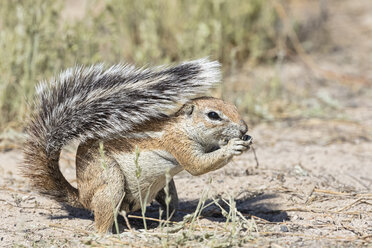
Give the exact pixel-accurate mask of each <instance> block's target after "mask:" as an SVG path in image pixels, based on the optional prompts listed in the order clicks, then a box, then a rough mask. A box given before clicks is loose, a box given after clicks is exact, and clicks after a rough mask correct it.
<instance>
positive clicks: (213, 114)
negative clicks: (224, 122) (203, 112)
mask: <svg viewBox="0 0 372 248" xmlns="http://www.w3.org/2000/svg"><path fill="white" fill-rule="evenodd" d="M208 117H209V119H211V120H220V119H221V117H220V116H219V115H218V114H217V113H216V112H213V111H212V112H209V113H208Z"/></svg>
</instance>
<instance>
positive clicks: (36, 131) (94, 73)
mask: <svg viewBox="0 0 372 248" xmlns="http://www.w3.org/2000/svg"><path fill="white" fill-rule="evenodd" d="M219 67H220V65H219V63H218V62H211V61H208V60H207V59H200V60H195V61H190V62H185V63H182V64H179V65H177V66H174V67H156V68H152V69H136V68H134V67H133V66H129V65H115V66H112V67H110V68H108V69H106V70H105V69H104V66H103V65H95V66H91V67H76V68H72V69H68V70H66V71H65V72H63V73H61V74H60V75H59V76H58V77H56V78H54V79H52V80H51V81H50V82H49V83H42V84H40V85H39V86H38V87H37V97H36V101H35V109H36V112H35V113H34V114H33V115H32V116H31V122H30V124H29V126H28V127H27V140H26V143H25V148H24V153H25V166H24V168H23V173H24V174H25V175H26V176H27V177H29V178H30V179H31V182H32V184H33V186H34V187H35V188H36V189H37V190H39V191H40V192H41V193H45V194H48V195H50V196H52V197H54V198H55V199H56V200H58V201H60V202H66V203H68V204H70V205H72V206H76V207H80V206H81V205H80V203H79V200H78V191H77V189H75V188H74V187H72V186H71V185H70V184H69V183H68V182H67V180H66V179H65V178H64V177H63V175H62V173H61V172H60V170H59V164H58V160H59V156H60V151H61V149H62V147H63V146H64V145H66V144H67V143H68V142H69V141H71V140H73V139H78V140H80V141H83V140H85V139H88V138H94V139H107V138H110V137H118V136H125V134H126V133H129V132H130V131H131V130H133V129H135V128H136V127H138V126H139V125H141V124H143V123H145V122H146V121H149V120H152V119H156V120H161V119H164V118H167V116H168V115H171V114H174V113H175V112H176V111H178V109H179V108H180V107H181V106H182V105H183V104H184V103H185V102H186V101H188V100H189V99H192V98H195V97H198V96H199V95H201V94H204V93H206V91H207V90H208V89H209V88H211V87H213V86H215V85H216V84H217V83H218V82H219V81H220V68H219Z"/></svg>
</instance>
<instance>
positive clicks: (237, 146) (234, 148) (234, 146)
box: [226, 138, 252, 155]
mask: <svg viewBox="0 0 372 248" xmlns="http://www.w3.org/2000/svg"><path fill="white" fill-rule="evenodd" d="M251 142H252V141H251V140H248V141H245V140H241V139H239V138H233V139H231V140H229V143H228V144H227V145H226V149H227V151H228V153H229V154H230V155H240V154H242V152H243V151H245V150H248V149H249V145H250V144H252V143H251Z"/></svg>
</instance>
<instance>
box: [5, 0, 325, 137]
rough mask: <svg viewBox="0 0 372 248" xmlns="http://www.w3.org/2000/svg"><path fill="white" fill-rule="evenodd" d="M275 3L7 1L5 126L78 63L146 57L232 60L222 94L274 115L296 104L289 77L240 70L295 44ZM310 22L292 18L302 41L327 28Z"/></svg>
mask: <svg viewBox="0 0 372 248" xmlns="http://www.w3.org/2000/svg"><path fill="white" fill-rule="evenodd" d="M273 2H274V1H265V0H203V1H197V0H178V1H174V0H160V1H153V0H136V1H132V0H107V1H104V0H95V1H84V0H79V1H62V0H58V1H55V0H33V1H23V0H11V1H0V30H1V31H0V58H1V62H0V75H1V76H0V111H1V112H0V116H1V119H0V131H2V130H6V129H9V128H12V129H19V128H20V127H22V125H23V124H24V123H23V122H24V120H25V116H27V114H28V113H29V112H30V111H31V107H30V106H29V103H31V102H32V97H33V95H34V87H35V85H36V84H37V83H38V82H39V81H41V80H48V79H49V78H50V77H51V76H53V75H54V74H56V73H58V72H60V71H61V70H63V69H66V68H68V67H71V66H74V65H75V64H93V63H97V62H105V63H106V64H113V63H119V62H127V63H135V64H136V65H138V66H143V65H158V64H162V63H171V62H177V61H181V60H185V59H195V58H200V57H204V56H210V57H211V58H212V59H217V60H219V61H220V62H221V63H222V64H223V71H224V76H225V80H224V81H226V82H225V83H224V84H223V86H222V88H221V90H220V91H219V92H216V93H215V94H217V95H218V96H220V97H223V98H227V99H229V100H231V101H233V102H234V103H236V104H237V105H238V106H239V108H240V110H241V111H243V112H244V113H245V114H249V116H250V119H249V121H250V122H255V121H258V120H272V119H275V118H277V116H280V115H277V114H276V113H280V112H281V111H282V109H283V108H287V109H291V106H292V105H293V104H292V101H291V100H290V99H291V97H293V94H292V93H291V92H290V90H288V89H286V86H283V84H282V82H281V80H280V78H279V77H278V76H277V75H273V76H271V77H270V78H269V79H262V80H258V82H255V83H250V82H249V80H245V79H239V78H237V76H236V75H238V74H239V73H238V72H239V71H240V70H243V68H244V67H247V65H248V67H249V68H253V67H255V66H257V65H262V64H266V65H267V64H268V65H273V66H275V65H277V64H278V63H280V62H281V61H282V60H283V51H284V52H285V53H287V52H288V51H287V50H292V51H295V50H294V49H292V48H291V47H292V45H291V44H289V38H288V37H289V35H288V34H289V33H290V32H289V31H288V28H286V25H284V24H285V23H283V20H281V19H280V18H279V16H278V9H275V5H274V4H273ZM319 2H321V1H319ZM277 3H279V2H277ZM284 6H285V4H284ZM321 12H322V11H321V9H320V10H319V13H321ZM319 16H320V14H319ZM301 25H302V24H301V22H297V21H296V20H292V21H291V22H290V28H291V29H292V28H293V30H295V31H296V32H297V34H298V35H299V37H300V39H301V41H306V40H308V38H309V37H310V36H311V34H312V32H313V33H319V32H322V33H324V30H321V29H319V28H317V27H318V26H319V25H318V26H314V28H312V29H307V31H306V32H303V34H301V32H299V30H304V29H303V28H302V29H299V27H300V26H301ZM315 43H316V42H315ZM315 43H314V42H313V43H311V45H310V46H308V47H307V49H311V47H315V45H314V44H315ZM309 44H310V43H309ZM232 81H234V82H235V83H236V82H238V84H234V82H232ZM236 85H238V86H236ZM239 85H240V86H239ZM299 97H302V95H300V96H299ZM273 102H276V103H277V104H273ZM293 102H295V101H293ZM268 103H270V104H268ZM272 106H274V108H275V109H273V107H272Z"/></svg>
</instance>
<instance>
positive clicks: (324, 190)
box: [314, 189, 372, 197]
mask: <svg viewBox="0 0 372 248" xmlns="http://www.w3.org/2000/svg"><path fill="white" fill-rule="evenodd" d="M314 192H316V193H324V194H329V195H339V196H358V197H372V194H371V193H365V194H363V193H362V194H357V193H344V192H337V191H332V190H327V189H314Z"/></svg>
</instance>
